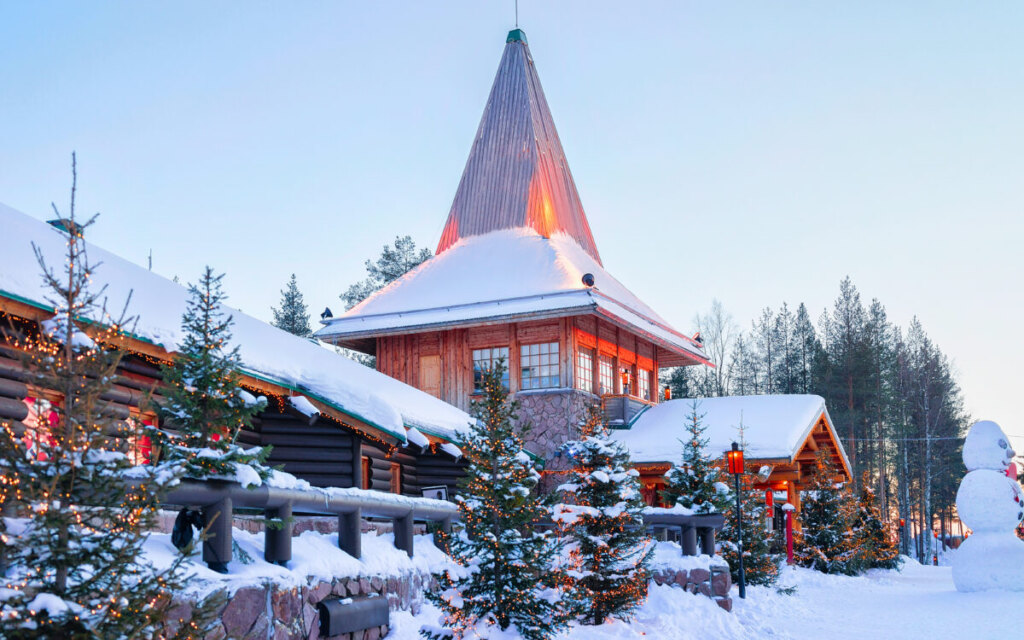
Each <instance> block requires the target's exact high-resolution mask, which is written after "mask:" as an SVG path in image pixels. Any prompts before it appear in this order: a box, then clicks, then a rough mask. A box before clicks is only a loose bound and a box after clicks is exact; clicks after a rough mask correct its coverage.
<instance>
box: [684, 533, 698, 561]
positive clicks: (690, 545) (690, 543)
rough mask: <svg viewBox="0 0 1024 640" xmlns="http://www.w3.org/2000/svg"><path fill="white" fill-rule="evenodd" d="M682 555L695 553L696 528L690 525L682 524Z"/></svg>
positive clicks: (693, 554)
mask: <svg viewBox="0 0 1024 640" xmlns="http://www.w3.org/2000/svg"><path fill="white" fill-rule="evenodd" d="M682 529H683V545H682V546H683V555H684V556H695V555H697V529H696V528H695V527H693V526H692V525H683V527H682Z"/></svg>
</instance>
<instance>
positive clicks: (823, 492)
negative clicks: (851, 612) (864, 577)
mask: <svg viewBox="0 0 1024 640" xmlns="http://www.w3.org/2000/svg"><path fill="white" fill-rule="evenodd" d="M805 493H806V496H807V497H806V498H804V500H803V502H802V504H801V514H800V522H801V525H802V527H801V531H800V535H799V537H798V539H797V545H796V546H797V549H796V551H795V554H794V555H795V556H796V561H797V563H798V564H800V565H802V566H804V567H810V568H811V569H815V570H817V571H821V572H822V573H841V574H846V575H853V574H855V573H857V572H858V571H859V563H858V561H857V550H856V548H855V546H854V536H853V532H852V530H851V511H852V508H851V504H850V502H851V500H850V499H849V495H848V492H847V491H845V490H844V489H842V488H839V487H837V486H836V482H835V469H834V468H833V467H832V465H831V463H830V462H829V459H828V454H827V453H826V452H825V450H824V449H822V450H819V451H818V453H817V455H816V459H815V470H814V476H813V477H812V480H811V483H810V485H808V487H807V490H806V491H805Z"/></svg>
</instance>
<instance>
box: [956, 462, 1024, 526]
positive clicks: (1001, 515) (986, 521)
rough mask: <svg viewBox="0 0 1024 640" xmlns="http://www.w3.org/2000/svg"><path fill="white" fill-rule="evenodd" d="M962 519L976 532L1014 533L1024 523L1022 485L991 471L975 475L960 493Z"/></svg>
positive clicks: (966, 480) (967, 478)
mask: <svg viewBox="0 0 1024 640" xmlns="http://www.w3.org/2000/svg"><path fill="white" fill-rule="evenodd" d="M956 510H957V514H958V515H959V516H960V519H961V520H963V522H964V524H966V525H967V526H968V527H970V528H971V529H974V530H975V531H1007V532H1012V531H1013V530H1014V528H1016V526H1017V525H1018V524H1020V521H1021V520H1022V519H1024V498H1022V495H1021V489H1020V485H1019V484H1017V482H1016V481H1015V480H1010V479H1009V478H1007V477H1006V476H1005V475H1003V474H1002V473H1000V472H998V471H993V470H991V469H979V470H977V471H971V472H970V473H968V474H967V475H966V476H964V479H963V481H962V482H961V483H960V489H959V490H958V491H957V492H956Z"/></svg>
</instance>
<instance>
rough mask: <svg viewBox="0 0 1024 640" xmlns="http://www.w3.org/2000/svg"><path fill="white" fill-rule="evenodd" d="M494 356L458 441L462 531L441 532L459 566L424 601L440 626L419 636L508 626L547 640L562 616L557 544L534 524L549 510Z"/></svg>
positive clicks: (472, 633) (479, 633) (533, 639)
mask: <svg viewBox="0 0 1024 640" xmlns="http://www.w3.org/2000/svg"><path fill="white" fill-rule="evenodd" d="M504 370H505V363H504V362H501V361H499V363H498V364H496V365H495V366H494V367H493V368H491V369H489V370H487V371H486V372H485V373H484V377H483V398H482V400H480V401H474V403H473V414H474V416H475V417H476V418H477V421H476V423H475V424H473V425H471V426H470V430H469V433H468V435H467V437H466V440H465V442H464V446H463V447H462V449H463V451H464V453H465V455H466V459H467V460H468V462H469V467H468V469H467V470H466V476H465V478H463V480H462V481H461V482H460V485H459V486H460V488H461V495H459V496H457V497H456V501H457V502H458V506H459V515H460V516H461V520H462V524H463V527H464V531H462V532H461V534H456V535H452V536H449V537H448V540H447V542H448V549H449V554H450V555H451V557H452V558H453V559H454V561H455V562H456V563H457V564H458V565H460V570H449V571H447V572H446V573H444V574H440V575H438V576H437V578H438V584H439V588H438V589H437V591H433V592H427V594H426V596H427V599H428V600H430V601H431V602H433V603H434V604H435V605H437V606H438V607H439V608H440V609H441V611H442V614H443V615H442V617H441V620H440V622H441V627H433V626H430V627H424V628H422V629H421V630H420V633H421V634H422V635H423V636H424V637H426V638H433V639H440V638H459V639H461V638H467V637H472V638H475V637H487V634H488V633H489V630H492V629H494V628H498V629H501V630H502V631H504V630H506V629H508V628H509V627H515V628H516V630H517V631H518V632H519V634H520V635H521V636H522V637H523V638H525V639H526V640H541V639H543V638H550V637H551V636H553V635H555V634H556V633H558V631H559V630H561V629H562V628H564V626H565V625H566V623H567V621H568V620H567V615H566V612H565V611H564V607H563V605H562V604H561V603H560V601H559V595H560V593H559V591H558V589H557V588H555V587H554V585H553V584H551V585H548V584H545V583H546V582H553V581H554V579H555V575H554V572H553V571H552V570H551V567H552V565H553V562H554V559H555V556H556V554H557V553H558V550H559V545H558V542H557V539H556V538H555V537H554V535H553V533H552V532H550V531H543V532H542V531H539V530H537V529H534V528H533V525H534V524H535V523H536V522H538V521H539V520H541V519H543V518H545V517H547V515H548V514H549V508H548V507H547V506H546V505H545V504H544V503H543V501H542V500H541V499H540V498H539V497H538V496H537V495H536V493H535V492H534V491H533V490H534V488H535V487H536V485H537V483H538V482H539V480H540V474H539V473H537V471H536V470H535V469H534V467H533V462H532V460H531V459H530V457H529V456H528V455H527V454H526V453H525V452H524V451H523V438H522V436H521V434H520V433H517V430H516V429H515V428H514V427H513V424H514V423H515V421H516V408H517V404H516V403H515V402H513V401H510V400H509V399H508V397H507V392H506V390H505V386H504V384H503V383H502V375H503V373H504Z"/></svg>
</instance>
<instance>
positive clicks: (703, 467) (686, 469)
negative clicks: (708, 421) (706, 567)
mask: <svg viewBox="0 0 1024 640" xmlns="http://www.w3.org/2000/svg"><path fill="white" fill-rule="evenodd" d="M703 417H704V415H703V414H701V413H700V412H699V407H698V404H697V401H696V400H694V401H693V403H692V404H691V405H690V413H689V414H688V415H687V416H686V439H684V440H680V442H681V443H682V445H683V457H682V461H681V462H680V463H679V464H677V465H674V466H673V467H672V468H671V469H669V470H668V471H667V472H666V473H665V488H664V489H663V490H662V492H661V497H662V501H663V502H664V503H665V506H667V507H674V506H676V505H679V506H682V507H685V508H687V509H692V510H693V512H694V513H724V512H725V509H726V508H728V505H729V502H730V499H731V492H730V490H729V485H728V484H726V478H725V474H723V473H722V469H721V468H720V467H718V466H717V465H715V464H714V463H713V462H712V461H711V457H710V456H709V455H708V453H707V446H708V439H707V438H705V437H704V431H705V430H706V427H704V426H702V425H701V419H702V418H703Z"/></svg>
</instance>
